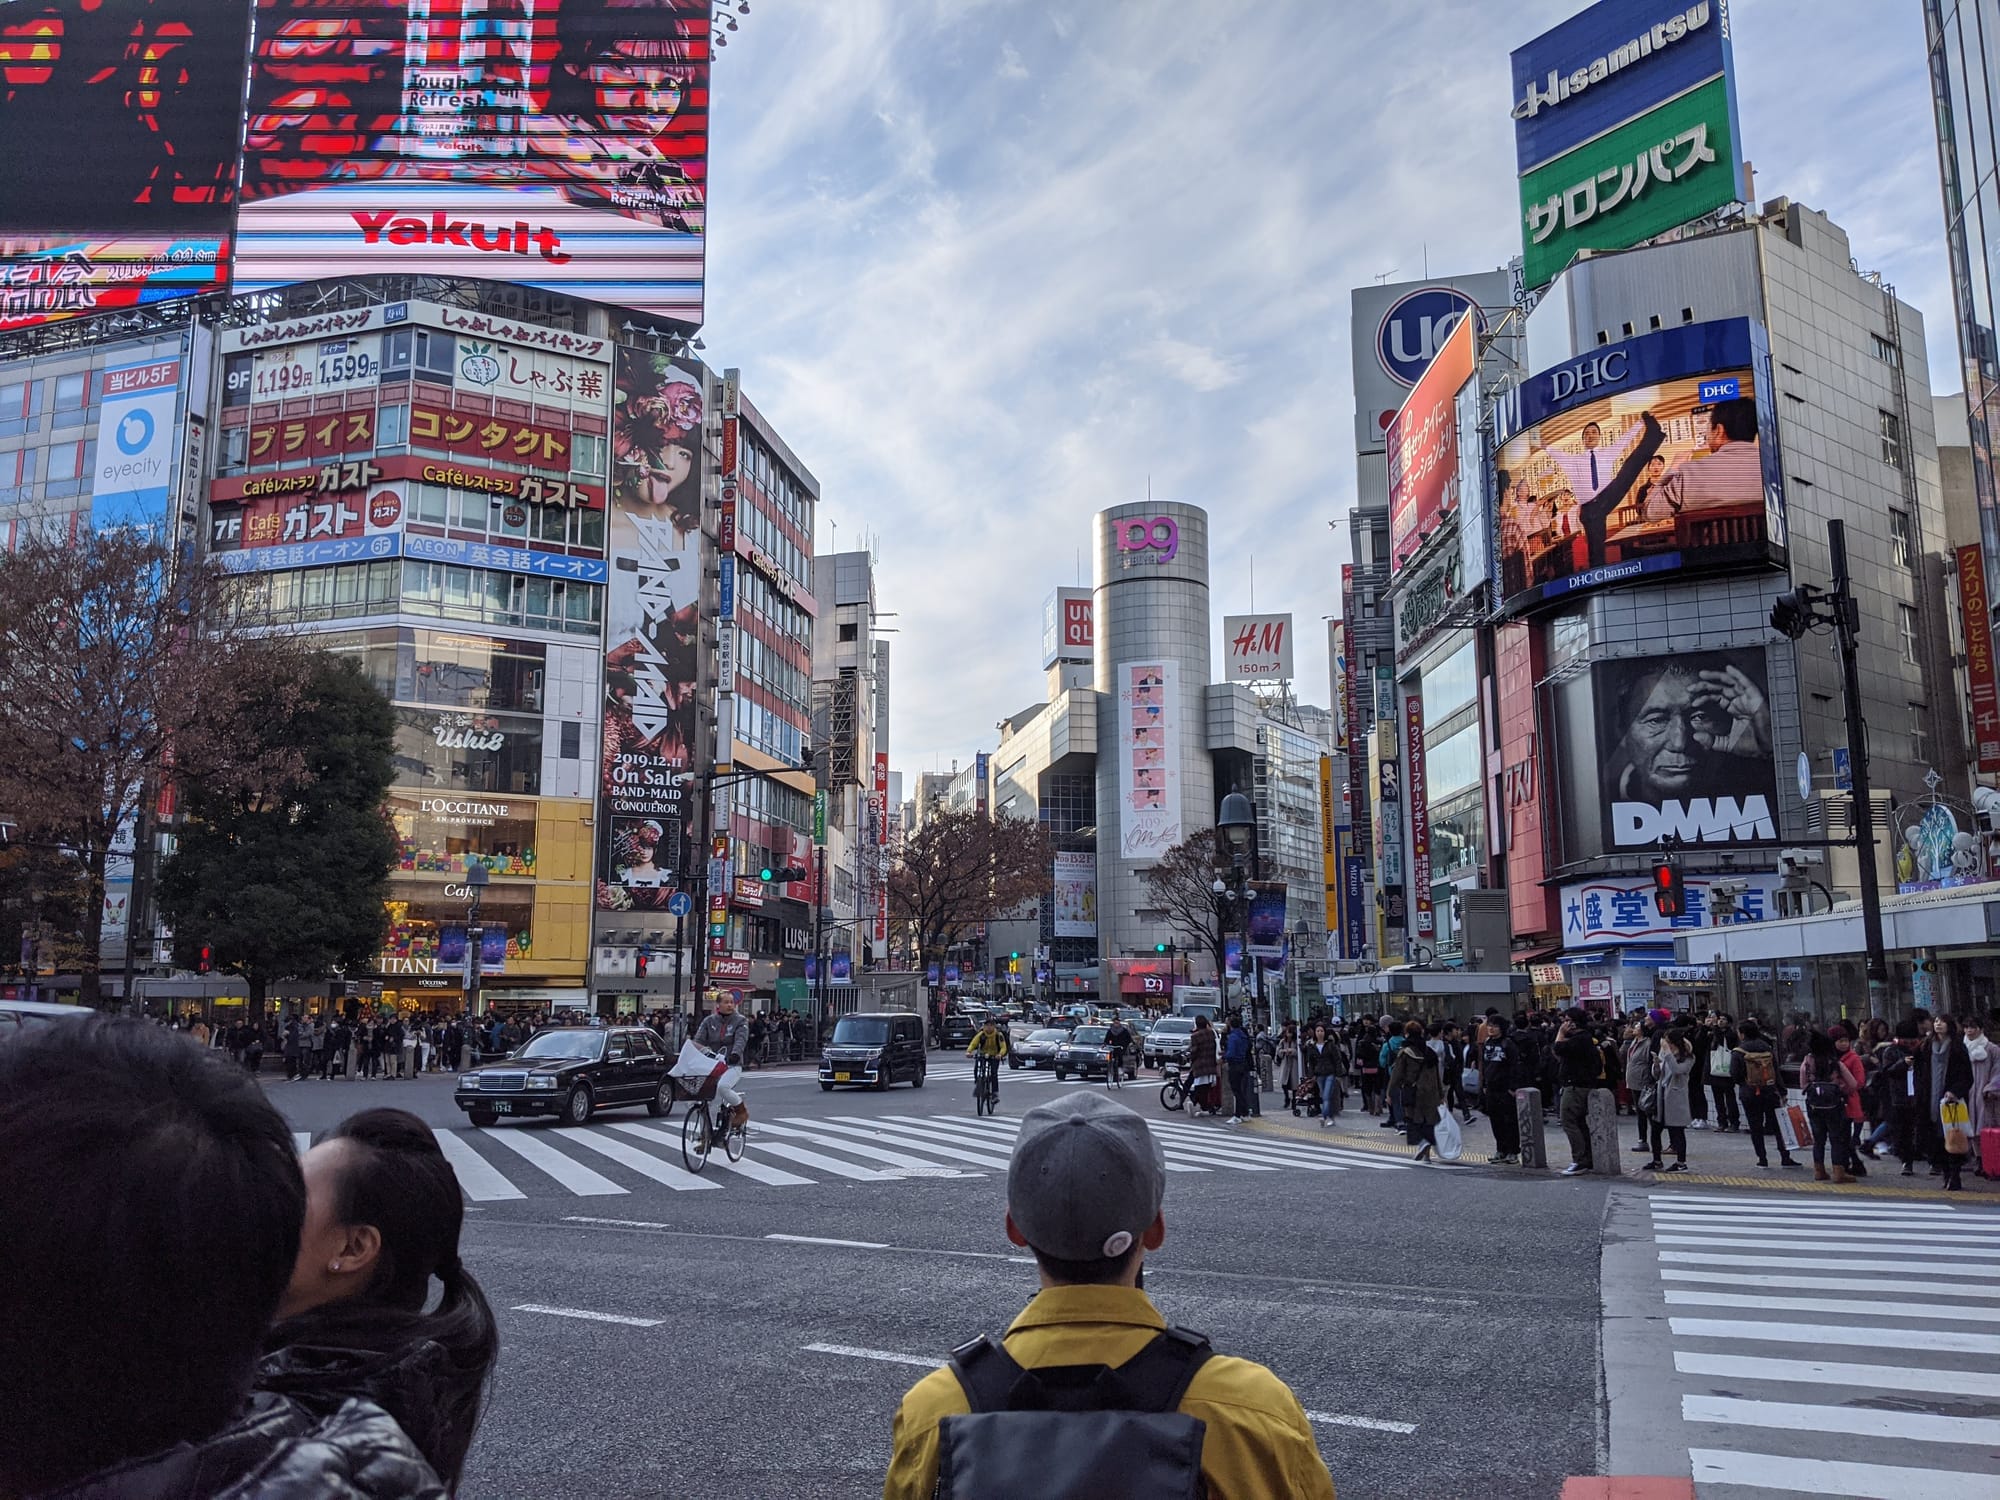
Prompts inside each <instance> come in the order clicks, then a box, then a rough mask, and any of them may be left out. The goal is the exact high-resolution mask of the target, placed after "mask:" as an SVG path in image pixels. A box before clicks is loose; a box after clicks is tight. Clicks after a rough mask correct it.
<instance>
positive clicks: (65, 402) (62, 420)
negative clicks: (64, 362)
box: [54, 373, 90, 427]
mask: <svg viewBox="0 0 2000 1500" xmlns="http://www.w3.org/2000/svg"><path fill="white" fill-rule="evenodd" d="M55 387H56V395H55V403H54V410H55V425H56V426H58V427H76V426H78V425H80V424H81V423H82V422H83V420H84V408H85V407H87V406H88V405H89V404H90V376H89V375H88V374H87V373H78V374H75V375H58V376H57V377H56V380H55Z"/></svg>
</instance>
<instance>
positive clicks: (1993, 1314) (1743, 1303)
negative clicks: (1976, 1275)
mask: <svg viewBox="0 0 2000 1500" xmlns="http://www.w3.org/2000/svg"><path fill="white" fill-rule="evenodd" d="M1666 1296H1667V1305H1668V1306H1669V1307H1765V1308H1769V1309H1770V1310H1771V1311H1772V1312H1815V1313H1840V1314H1842V1315H1843V1316H1847V1317H1856V1318H1930V1319H1934V1320H1937V1321H1942V1322H1946V1323H2000V1307H1962V1306H1954V1305H1952V1304H1950V1303H1947V1302H1928V1303H1926V1302H1875V1301H1868V1300H1866V1299H1864V1298H1860V1297H1752V1296H1739V1295H1737V1294H1735V1293H1731V1292H1723V1291H1713V1292H1711V1291H1684V1290H1681V1289H1680V1288H1677V1287H1669V1288H1668V1289H1667V1294H1666Z"/></svg>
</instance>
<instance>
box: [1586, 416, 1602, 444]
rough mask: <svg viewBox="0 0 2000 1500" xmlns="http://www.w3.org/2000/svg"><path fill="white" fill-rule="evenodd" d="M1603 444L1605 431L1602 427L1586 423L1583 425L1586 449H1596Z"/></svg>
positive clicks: (1593, 423)
mask: <svg viewBox="0 0 2000 1500" xmlns="http://www.w3.org/2000/svg"><path fill="white" fill-rule="evenodd" d="M1603 442H1604V429H1603V428H1602V427H1599V426H1598V425H1597V424H1596V423H1595V422H1586V423H1584V424H1583V446H1584V447H1586V448H1596V447H1599V446H1601V445H1602V444H1603Z"/></svg>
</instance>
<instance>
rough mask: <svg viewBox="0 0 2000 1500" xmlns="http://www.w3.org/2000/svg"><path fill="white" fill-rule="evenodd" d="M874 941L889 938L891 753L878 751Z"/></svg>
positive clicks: (884, 940)
mask: <svg viewBox="0 0 2000 1500" xmlns="http://www.w3.org/2000/svg"><path fill="white" fill-rule="evenodd" d="M875 941H876V942H878V943H886V942H888V941H889V752H888V751H886V750H877V751H876V752H875Z"/></svg>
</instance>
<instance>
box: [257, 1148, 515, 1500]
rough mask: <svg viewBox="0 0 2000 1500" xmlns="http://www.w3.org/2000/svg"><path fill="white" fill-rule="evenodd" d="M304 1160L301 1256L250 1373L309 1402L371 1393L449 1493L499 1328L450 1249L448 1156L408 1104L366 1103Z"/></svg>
mask: <svg viewBox="0 0 2000 1500" xmlns="http://www.w3.org/2000/svg"><path fill="white" fill-rule="evenodd" d="M302 1165H303V1168H304V1172H305V1181H306V1219H305V1228H304V1230H303V1232H302V1233H301V1235H300V1237H299V1259H298V1264H297V1265H296V1266H295V1267H294V1268H293V1271H292V1280H291V1285H290V1286H289V1287H288V1288H287V1289H286V1291H285V1297H284V1301H283V1302H282V1303H281V1304H280V1305H279V1308H278V1323H277V1325H276V1326H275V1327H274V1328H273V1329H272V1330H271V1334H270V1337H269V1340H268V1341H267V1343H266V1346H265V1350H266V1352H265V1355H264V1360H263V1363H262V1365H261V1367H260V1371H259V1375H258V1384H259V1386H260V1387H261V1388H262V1389H264V1390H269V1391H274V1392H277V1393H280V1394H282V1395H285V1396H289V1397H291V1398H293V1399H294V1400H296V1401H299V1402H301V1403H302V1404H304V1405H306V1406H308V1407H310V1408H313V1409H319V1408H321V1407H324V1408H325V1409H326V1410H327V1411H333V1410H337V1409H338V1408H339V1406H340V1404H341V1403H342V1402H343V1401H345V1400H347V1399H348V1398H349V1397H352V1396H362V1397H366V1398H367V1399H369V1400H372V1401H374V1402H375V1403H376V1404H377V1405H379V1406H381V1407H382V1408H383V1409H385V1410H386V1411H387V1412H388V1413H389V1414H390V1415H391V1416H393V1417H394V1418H395V1419H396V1420H397V1421H398V1422H399V1423H401V1424H402V1427H403V1430H404V1431H405V1432H407V1433H408V1434H409V1436H410V1440H411V1441H412V1442H413V1443H415V1444H416V1446H417V1447H418V1448H419V1449H420V1450H421V1451H422V1453H423V1455H424V1457H425V1458H427V1459H428V1460H430V1463H431V1467H432V1468H434V1469H436V1470H437V1472H438V1474H439V1476H440V1477H441V1478H442V1479H443V1480H444V1482H445V1484H446V1485H447V1486H448V1487H450V1488H451V1489H452V1490H453V1491H454V1492H456V1490H457V1488H458V1481H459V1476H460V1474H461V1473H462V1471H463V1470H464V1467H465V1455H466V1451H467V1450H468V1449H469V1448H470V1447H471V1446H472V1435H473V1432H474V1430H475V1429H476V1428H477V1427H478V1425H479V1415H480V1407H481V1404H482V1403H483V1401H484V1398H485V1394H486V1380H487V1376H488V1375H489V1374H490V1373H491V1372H492V1369H493V1361H494V1358H495V1356H496V1355H497V1354H498V1353H499V1349H500V1335H499V1330H498V1329H497V1328H496V1327H495V1325H494V1321H493V1310H492V1308H491V1307H489V1306H488V1305H487V1302H486V1294H485V1293H484V1292H483V1291H482V1290H480V1286H479V1283H478V1282H477V1281H476V1280H474V1279H473V1277H472V1275H471V1273H470V1272H468V1271H467V1270H466V1269H465V1267H464V1266H463V1265H462V1264H461V1263H460V1261H459V1258H458V1236H459V1229H460V1226H461V1225H462V1223H463V1221H464V1218H465V1203H464V1199H463V1198H462V1197H461V1196H460V1194H459V1188H458V1179H457V1178H456V1177H455V1176H454V1175H453V1174H452V1170H451V1164H450V1163H449V1162H447V1161H446V1160H445V1158H444V1153H443V1152H442V1151H440V1150H439V1149H438V1143H437V1137H436V1136H434V1135H432V1134H431V1129H430V1127H429V1126H428V1125H426V1124H424V1122H423V1121H421V1120H419V1119H418V1118H417V1117H416V1116H415V1115H413V1114H410V1113H408V1112H407V1111H405V1110H400V1109H368V1110H363V1111H361V1112H360V1113H359V1114H355V1115H350V1116H349V1117H348V1118H347V1119H345V1120H343V1121H342V1122H341V1123H340V1124H339V1125H336V1126H335V1127H334V1128H333V1129H332V1130H331V1131H329V1132H327V1133H326V1134H325V1135H323V1136H322V1137H320V1139H319V1141H318V1142H317V1143H316V1144H315V1145H314V1146H313V1148H312V1150H311V1151H309V1152H307V1153H306V1156H305V1159H304V1162H303V1163H302ZM433 1280H435V1281H436V1282H437V1283H438V1284H439V1287H440V1289H441V1290H440V1294H439V1296H438V1300H437V1303H436V1305H435V1306H432V1305H431V1283H432V1282H433Z"/></svg>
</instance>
